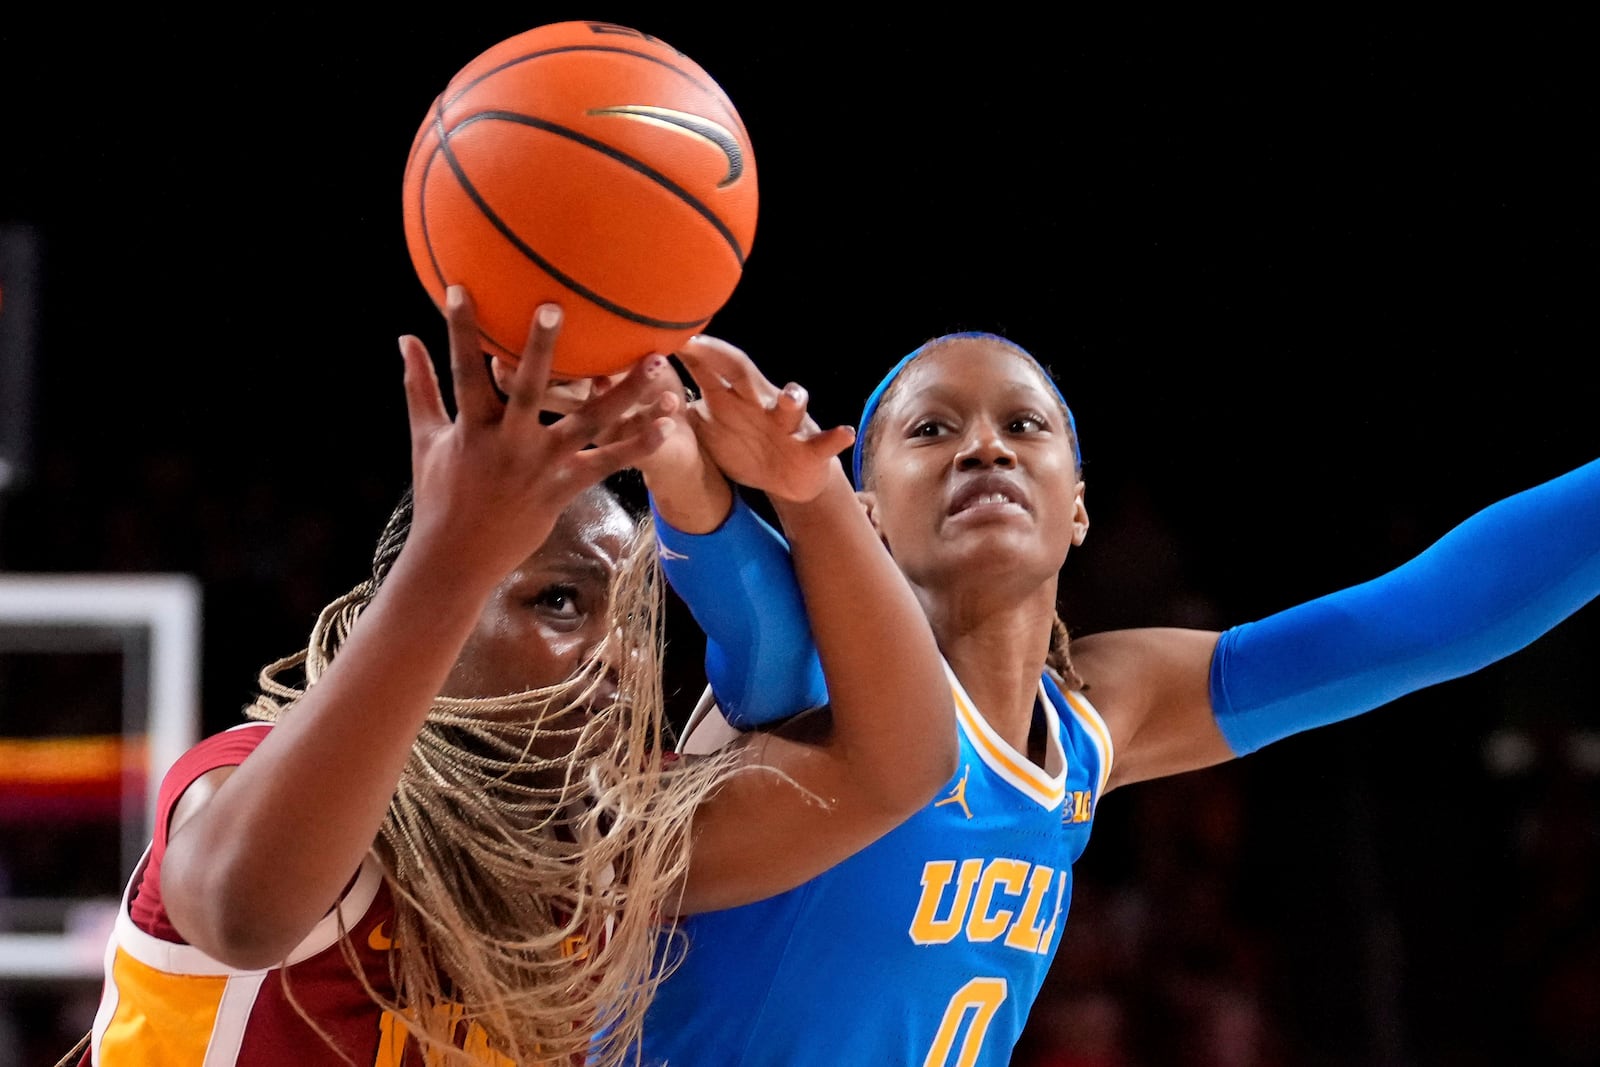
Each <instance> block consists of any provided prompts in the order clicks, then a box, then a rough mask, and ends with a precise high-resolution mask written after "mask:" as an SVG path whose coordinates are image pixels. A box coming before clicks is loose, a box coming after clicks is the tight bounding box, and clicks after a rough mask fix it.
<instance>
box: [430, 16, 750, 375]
mask: <svg viewBox="0 0 1600 1067" xmlns="http://www.w3.org/2000/svg"><path fill="white" fill-rule="evenodd" d="M403 185H404V190H403V195H404V213H405V233H406V246H407V248H408V249H409V251H410V254H411V262H412V264H413V265H414V266H415V267H416V270H417V276H418V277H419V278H420V279H421V280H422V284H423V287H424V288H426V289H427V291H428V295H429V296H430V297H432V298H433V302H434V304H435V305H436V306H438V307H440V308H443V307H444V296H445V289H446V287H447V286H450V285H456V284H460V285H464V286H466V288H467V291H468V293H469V294H470V295H471V297H472V301H473V304H474V306H475V308H476V309H477V313H478V325H479V329H480V330H481V332H482V335H483V347H484V350H485V351H487V352H490V353H492V354H495V355H498V356H501V357H504V358H506V359H509V360H513V361H514V360H516V359H517V358H518V357H519V356H520V354H521V352H522V347H523V343H524V341H525V340H526V339H527V335H528V328H529V326H530V324H531V323H532V321H533V310H534V308H535V307H537V306H538V305H539V304H541V303H544V302H546V301H554V302H556V303H558V304H560V305H561V307H562V310H563V312H564V313H565V317H564V323H563V326H562V329H561V337H560V339H559V341H558V342H557V344H556V356H555V368H554V373H555V375H556V376H557V377H582V376H586V375H599V374H612V373H615V372H617V371H620V370H622V369H624V368H626V367H628V366H629V365H631V364H632V363H634V362H636V361H638V360H639V359H640V358H642V357H644V356H647V355H650V354H652V353H656V352H663V353H666V352H671V351H673V350H674V349H675V348H677V347H678V345H679V344H680V343H681V342H682V341H684V340H685V339H686V338H688V337H690V336H691V335H693V334H695V333H698V332H700V331H701V330H703V329H704V328H705V327H706V324H707V323H708V322H709V321H710V320H711V316H712V315H713V314H715V313H716V312H717V311H718V310H720V309H721V308H722V306H723V305H724V304H725V303H727V300H728V298H729V297H730V296H731V295H732V294H733V290H734V287H735V286H736V285H737V284H738V282H739V278H740V276H741V275H742V273H743V271H744V263H745V257H747V256H748V255H749V254H750V245H751V242H752V241H753V240H754V238H755V228H756V206H757V196H756V166H755V157H754V155H753V154H752V153H751V149H750V138H749V135H748V134H747V133H746V131H745V128H744V123H743V121H742V120H741V119H740V118H739V114H738V112H737V111H735V110H734V106H733V102H732V101H731V100H729V99H728V96H727V94H726V93H725V92H724V91H723V90H722V88H721V87H720V86H719V85H718V84H717V83H716V82H715V81H714V80H712V78H711V76H710V75H709V74H707V73H706V72H705V70H703V69H702V68H701V67H700V66H699V64H697V63H695V62H694V61H693V60H691V59H690V58H689V57H688V56H685V55H684V54H683V53H681V52H679V51H677V50H676V49H675V48H673V47H672V46H670V45H668V44H667V43H665V42H664V41H662V40H660V39H658V38H655V37H651V36H650V35H649V34H645V33H641V32H639V31H638V30H633V29H629V28H627V27H626V26H617V25H614V24H611V23H606V22H556V23H551V24H549V25H545V26H538V27H535V28H534V29H531V30H528V31H527V32H525V33H521V34H518V35H516V36H515V37H511V38H508V39H506V40H504V41H501V42H500V43H499V44H497V45H495V46H494V47H492V48H490V49H488V50H487V51H485V52H484V53H482V54H481V55H479V56H478V57H477V58H476V59H473V60H472V61H471V62H470V63H468V64H467V65H466V66H465V67H463V68H462V69H461V70H460V71H459V72H458V73H457V74H456V76H455V77H454V78H452V79H451V80H450V84H449V85H447V86H446V87H445V90H444V92H442V93H440V94H439V96H438V98H437V99H436V100H435V101H434V103H433V106H432V107H431V108H430V110H429V112H428V115H427V117H426V118H425V119H424V120H423V123H422V127H421V128H420V129H419V130H418V131H417V136H416V138H415V140H414V141H413V142H412V145H411V154H410V156H409V157H408V158H407V160H406V169H405V180H404V183H403Z"/></svg>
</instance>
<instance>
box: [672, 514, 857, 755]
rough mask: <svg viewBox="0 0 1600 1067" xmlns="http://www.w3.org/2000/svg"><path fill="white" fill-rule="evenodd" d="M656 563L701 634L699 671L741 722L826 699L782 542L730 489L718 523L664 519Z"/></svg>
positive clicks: (733, 720) (776, 716)
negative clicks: (729, 506)
mask: <svg viewBox="0 0 1600 1067" xmlns="http://www.w3.org/2000/svg"><path fill="white" fill-rule="evenodd" d="M650 512H651V514H652V515H653V516H654V517H655V524H656V538H657V540H658V541H659V542H660V545H661V569H662V571H663V572H664V573H665V574H666V576H667V581H668V582H669V583H670V584H671V585H672V588H673V589H674V590H676V592H677V593H678V595H679V596H680V597H682V598H683V602H684V604H685V605H687V606H688V608H689V613H690V614H691V615H693V616H694V619H695V622H697V623H699V624H700V629H702V630H704V631H705V635H706V679H707V681H708V682H710V684H711V691H712V692H713V693H714V694H715V695H716V698H717V705H718V707H720V708H721V710H722V714H723V716H724V717H725V718H726V719H727V720H728V722H729V723H730V724H732V725H734V726H737V727H739V728H741V729H744V728H748V727H751V726H759V725H761V724H763V723H769V722H776V721H778V720H780V719H785V718H788V717H789V716H791V715H794V714H796V713H797V712H801V711H805V710H806V709H807V708H814V707H817V706H818V705H821V704H825V703H827V700H828V691H827V686H826V684H825V683H824V682H823V678H822V662H821V660H820V659H819V658H818V657H817V648H816V644H815V642H814V641H813V640H812V638H811V624H810V621H809V620H808V619H807V618H806V609H805V603H804V601H803V600H802V599H801V596H800V586H799V583H798V582H797V581H796V580H795V576H794V565H793V563H792V562H791V561H790V559H789V545H788V542H787V541H785V540H784V539H783V535H782V534H780V533H778V531H777V530H775V529H773V528H772V526H771V525H769V524H768V523H766V522H765V521H763V520H762V518H761V516H759V515H757V514H756V513H755V512H754V511H752V510H751V509H750V506H749V505H748V504H746V503H745V502H744V501H743V500H742V499H740V497H739V494H738V493H737V492H736V493H734V499H733V510H732V511H731V512H730V513H729V514H728V517H727V518H726V519H725V520H723V523H722V525H721V526H719V527H717V528H716V529H715V530H712V531H711V532H710V533H705V534H689V533H684V532H683V531H682V530H678V529H674V528H673V527H672V526H669V525H668V524H667V523H666V522H665V521H663V520H662V518H661V515H660V513H659V512H658V511H657V510H656V504H655V500H654V498H652V499H651V501H650Z"/></svg>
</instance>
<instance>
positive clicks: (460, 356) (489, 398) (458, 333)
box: [444, 285, 501, 423]
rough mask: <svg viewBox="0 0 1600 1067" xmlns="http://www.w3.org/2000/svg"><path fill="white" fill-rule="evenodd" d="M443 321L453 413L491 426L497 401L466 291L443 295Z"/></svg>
mask: <svg viewBox="0 0 1600 1067" xmlns="http://www.w3.org/2000/svg"><path fill="white" fill-rule="evenodd" d="M444 318H445V325H446V327H447V329H448V332H449V335H450V377H451V380H452V382H453V383H454V386H455V396H456V411H457V412H459V413H460V415H461V417H462V418H464V419H466V420H468V421H470V422H476V423H487V422H493V421H494V420H495V419H496V418H498V417H499V415H500V410H501V406H500V398H499V397H497V396H496V395H495V392H494V388H493V384H494V383H493V382H491V381H490V378H489V368H488V366H487V361H486V360H485V359H484V357H483V349H482V348H481V347H480V344H479V341H478V319H477V316H475V315H474V314H473V311H472V299H471V297H469V296H468V295H467V291H466V289H464V288H463V287H461V286H459V285H452V286H451V287H450V288H449V289H447V290H446V291H445V300H444Z"/></svg>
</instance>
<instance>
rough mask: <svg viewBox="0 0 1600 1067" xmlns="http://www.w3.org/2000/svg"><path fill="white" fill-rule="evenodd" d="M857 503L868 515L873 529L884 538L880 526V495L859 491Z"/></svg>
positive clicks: (870, 491) (868, 490) (857, 492)
mask: <svg viewBox="0 0 1600 1067" xmlns="http://www.w3.org/2000/svg"><path fill="white" fill-rule="evenodd" d="M856 503H858V504H860V505H861V510H862V511H865V512H866V513H867V521H868V522H870V523H872V528H873V529H874V530H877V532H878V536H879V537H880V538H881V537H883V530H882V528H880V527H879V526H878V494H877V493H874V492H873V491H872V490H870V489H860V490H857V491H856Z"/></svg>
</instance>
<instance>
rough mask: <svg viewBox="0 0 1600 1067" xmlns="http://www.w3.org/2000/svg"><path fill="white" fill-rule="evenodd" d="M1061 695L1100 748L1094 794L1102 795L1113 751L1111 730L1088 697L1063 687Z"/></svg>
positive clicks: (1109, 772) (1109, 770)
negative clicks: (1098, 776) (1098, 774)
mask: <svg viewBox="0 0 1600 1067" xmlns="http://www.w3.org/2000/svg"><path fill="white" fill-rule="evenodd" d="M1061 695H1062V696H1064V697H1066V698H1067V706H1068V707H1070V708H1071V709H1072V714H1074V715H1076V716H1077V717H1078V721H1079V722H1081V723H1082V724H1083V728H1084V729H1085V730H1087V731H1088V733H1089V737H1090V739H1091V740H1093V741H1094V744H1095V747H1096V748H1098V749H1099V750H1100V788H1099V790H1098V791H1097V792H1096V793H1095V796H1096V797H1099V796H1102V795H1103V794H1104V793H1105V791H1106V780H1107V779H1108V778H1110V777H1111V759H1112V756H1113V754H1114V751H1115V750H1114V749H1113V747H1112V744H1111V730H1110V728H1108V727H1107V726H1106V721H1105V720H1104V719H1102V718H1101V717H1100V713H1099V712H1098V711H1096V710H1095V706H1094V705H1093V704H1091V703H1089V699H1088V698H1087V697H1085V696H1084V695H1083V694H1082V693H1079V692H1077V691H1076V690H1074V691H1072V692H1068V691H1067V690H1065V689H1063V690H1062V691H1061Z"/></svg>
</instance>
